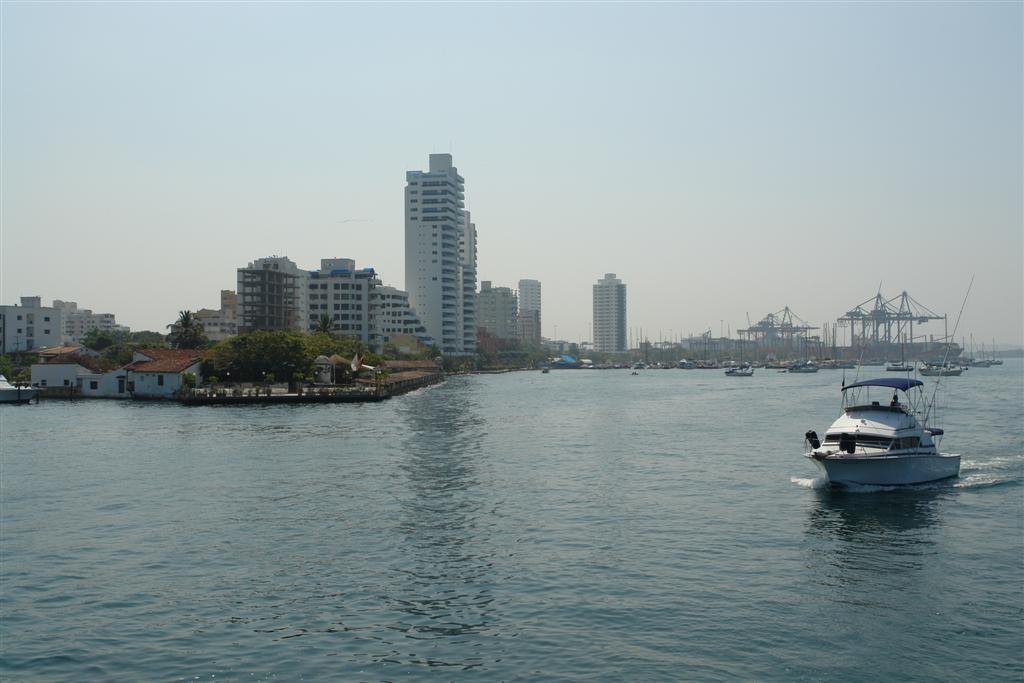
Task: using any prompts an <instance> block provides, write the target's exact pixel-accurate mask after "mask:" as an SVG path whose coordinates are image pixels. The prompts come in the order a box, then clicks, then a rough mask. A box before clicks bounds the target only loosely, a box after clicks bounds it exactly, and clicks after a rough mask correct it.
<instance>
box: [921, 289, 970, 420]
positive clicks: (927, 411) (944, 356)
mask: <svg viewBox="0 0 1024 683" xmlns="http://www.w3.org/2000/svg"><path fill="white" fill-rule="evenodd" d="M973 286H974V275H973V274H972V275H971V281H970V282H969V283H968V285H967V292H966V293H965V294H964V300H963V303H961V304H960V312H959V313H957V314H956V322H955V323H953V335H952V337H956V329H957V328H958V327H960V316H962V315H963V314H964V306H966V305H967V297H968V296H970V295H971V288H972V287H973ZM948 358H949V341H948V340H947V341H946V352H945V353H944V354H942V367H946V359H948ZM941 381H942V374H941V373H939V374H938V375H937V376H936V377H935V386H934V388H932V400H931V401H929V402H928V407H927V408H926V409H925V412H924V423H925V424H928V416H929V415H931V412H932V408H934V407H935V394H936V393H938V391H939V382H941Z"/></svg>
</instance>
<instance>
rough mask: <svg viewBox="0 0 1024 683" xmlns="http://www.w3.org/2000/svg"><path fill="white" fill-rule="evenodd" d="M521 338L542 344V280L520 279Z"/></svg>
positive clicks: (533, 344) (532, 343) (524, 341)
mask: <svg viewBox="0 0 1024 683" xmlns="http://www.w3.org/2000/svg"><path fill="white" fill-rule="evenodd" d="M518 322H519V340H520V341H521V342H522V343H523V344H525V345H527V346H539V345H540V280H520V281H519V318H518Z"/></svg>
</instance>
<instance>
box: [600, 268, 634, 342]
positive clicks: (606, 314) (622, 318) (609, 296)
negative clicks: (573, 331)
mask: <svg viewBox="0 0 1024 683" xmlns="http://www.w3.org/2000/svg"><path fill="white" fill-rule="evenodd" d="M594 350H595V351H604V352H609V353H618V352H621V351H625V350H626V285H624V284H623V283H622V280H619V279H618V278H616V277H615V273H606V274H605V276H604V277H603V278H602V279H600V280H598V281H597V284H595V285H594Z"/></svg>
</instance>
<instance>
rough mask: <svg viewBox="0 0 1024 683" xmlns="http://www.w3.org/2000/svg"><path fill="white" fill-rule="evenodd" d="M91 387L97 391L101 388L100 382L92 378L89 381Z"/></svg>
mask: <svg viewBox="0 0 1024 683" xmlns="http://www.w3.org/2000/svg"><path fill="white" fill-rule="evenodd" d="M89 388H90V389H92V390H93V391H95V390H97V389H99V388H100V383H99V382H97V381H96V380H90V381H89Z"/></svg>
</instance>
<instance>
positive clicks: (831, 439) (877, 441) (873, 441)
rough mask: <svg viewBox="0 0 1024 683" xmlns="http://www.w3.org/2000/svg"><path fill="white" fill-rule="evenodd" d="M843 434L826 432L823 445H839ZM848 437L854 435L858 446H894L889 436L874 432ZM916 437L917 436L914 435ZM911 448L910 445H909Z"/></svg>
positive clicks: (885, 447)
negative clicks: (876, 434) (874, 433)
mask: <svg viewBox="0 0 1024 683" xmlns="http://www.w3.org/2000/svg"><path fill="white" fill-rule="evenodd" d="M842 436H843V435H842V434H826V435H825V441H824V442H823V443H822V446H838V445H839V444H840V442H841V441H842V439H841V438H840V437H842ZM846 436H847V438H849V437H851V436H852V437H854V443H855V445H856V448H880V449H882V450H889V449H890V448H891V447H892V443H893V440H892V439H890V438H889V437H887V436H874V435H872V434H847V435H846ZM913 438H916V437H913ZM907 448H910V446H907Z"/></svg>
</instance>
